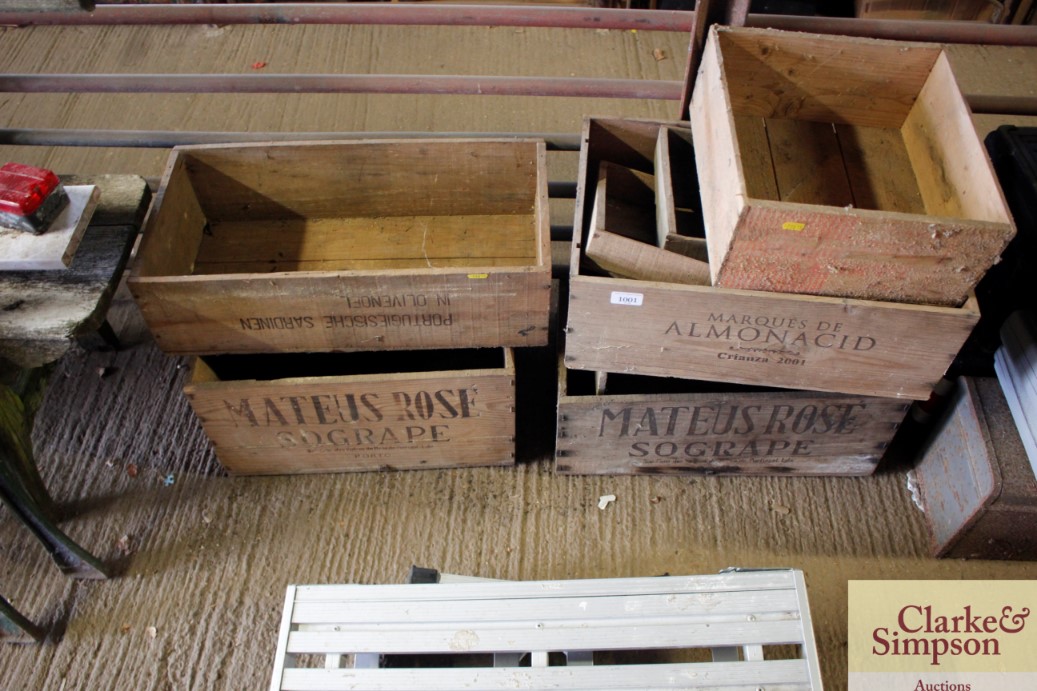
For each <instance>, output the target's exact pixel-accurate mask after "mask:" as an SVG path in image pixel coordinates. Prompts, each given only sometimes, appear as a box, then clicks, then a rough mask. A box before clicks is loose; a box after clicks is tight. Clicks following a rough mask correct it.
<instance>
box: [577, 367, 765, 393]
mask: <svg viewBox="0 0 1037 691" xmlns="http://www.w3.org/2000/svg"><path fill="white" fill-rule="evenodd" d="M564 376H565V388H564V393H563V395H566V396H595V395H599V396H600V395H603V396H631V395H633V396H639V395H645V396H647V395H652V394H711V393H763V392H768V391H778V390H779V389H775V388H770V387H763V386H746V385H742V384H732V383H729V382H715V381H700V380H697V379H678V378H676V377H651V376H646V375H641V374H620V373H616V372H609V373H607V374H606V375H605V377H604V382H602V380H601V379H600V375H599V373H597V372H591V371H587V370H574V369H568V368H566V369H565V370H564ZM602 383H604V387H605V388H604V391H599V389H598V387H600V385H601V384H602Z"/></svg>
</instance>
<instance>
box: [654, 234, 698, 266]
mask: <svg viewBox="0 0 1037 691" xmlns="http://www.w3.org/2000/svg"><path fill="white" fill-rule="evenodd" d="M663 249H664V250H666V251H667V252H676V253H677V254H683V255H684V256H685V257H691V258H692V259H698V260H699V261H700V262H708V261H709V248H708V246H707V245H706V238H693V237H687V236H684V235H673V234H669V235H667V236H666V239H665V240H663Z"/></svg>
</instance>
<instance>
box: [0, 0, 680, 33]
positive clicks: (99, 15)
mask: <svg viewBox="0 0 1037 691" xmlns="http://www.w3.org/2000/svg"><path fill="white" fill-rule="evenodd" d="M693 17H694V13H693V12H684V11H668V10H623V9H604V8H592V7H529V6H507V5H499V6H478V5H404V4H397V3H393V4H381V3H377V4H364V3H314V4H297V3H277V4H265V5H252V4H248V5H102V6H99V7H97V8H95V9H94V11H92V12H72V13H66V12H0V24H7V25H13V26H67V25H75V26H84V25H88V26H111V25H139V24H160V25H161V24H382V25H420V26H530V27H532V26H537V27H555V28H567V29H581V28H582V29H637V30H641V31H690V30H691V25H692V21H693Z"/></svg>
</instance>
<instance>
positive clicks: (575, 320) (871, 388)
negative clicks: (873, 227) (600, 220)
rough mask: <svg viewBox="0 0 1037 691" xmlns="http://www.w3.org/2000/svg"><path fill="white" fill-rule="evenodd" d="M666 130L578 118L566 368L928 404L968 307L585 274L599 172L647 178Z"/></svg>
mask: <svg viewBox="0 0 1037 691" xmlns="http://www.w3.org/2000/svg"><path fill="white" fill-rule="evenodd" d="M674 125H675V123H664V122H657V121H654V122H653V121H630V120H613V119H589V120H588V121H587V122H586V123H585V125H584V132H583V140H584V142H585V144H584V147H583V151H582V154H581V160H580V169H579V178H578V185H577V200H576V212H575V219H574V228H575V229H576V230H575V231H574V233H573V245H572V256H571V264H570V277H571V278H570V297H569V307H568V322H567V328H566V345H565V364H566V366H567V367H569V368H570V369H579V370H592V371H604V372H619V373H626V374H646V375H653V376H664V377H681V378H687V379H701V380H706V381H721V382H730V383H737V384H750V385H757V386H774V387H782V388H790V389H807V390H813V391H829V392H837V393H850V394H857V395H863V396H879V397H887V398H909V399H925V398H928V396H929V394H930V392H931V391H932V388H933V386H934V385H935V384H936V382H938V381H939V380H940V378H941V377H942V376H943V374H944V372H945V371H946V370H947V367H948V366H949V365H950V363H951V362H952V361H953V359H954V357H955V355H956V354H957V352H958V350H959V349H960V347H961V345H962V343H964V341H965V339H966V338H967V337H968V335H969V333H970V331H971V329H972V327H973V326H974V325H975V323H976V321H977V320H978V319H979V312H978V309H977V306H976V302H975V298H974V297H970V298H969V299H968V300H967V301H966V303H965V304H964V305H963V306H961V307H937V306H927V305H913V304H900V303H895V302H878V301H868V300H852V299H845V298H832V297H821V296H813V295H796V294H791V293H775V292H762V291H746V290H734V289H725V288H718V287H708V286H687V285H676V284H669V283H657V282H649V281H632V280H626V279H619V278H611V277H605V276H599V275H594V274H593V268H592V267H590V266H589V265H587V264H586V263H585V261H584V246H585V243H586V236H587V233H588V231H589V227H590V226H589V223H590V215H591V213H590V212H591V209H590V201H591V196H590V194H591V190H592V189H593V185H594V183H595V182H596V180H597V171H598V167H599V164H600V163H601V162H603V161H605V162H610V163H611V162H614V163H619V164H620V165H624V166H627V167H630V168H634V169H636V170H641V171H646V172H651V171H653V169H654V162H653V161H654V157H655V148H656V143H657V140H658V132H659V128H660V127H663V126H666V127H672V126H674ZM696 141H697V140H696ZM703 201H705V200H703ZM708 241H709V242H712V240H708ZM710 251H711V256H712V248H710ZM711 261H712V260H711Z"/></svg>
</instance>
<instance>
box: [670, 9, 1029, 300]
mask: <svg viewBox="0 0 1037 691" xmlns="http://www.w3.org/2000/svg"><path fill="white" fill-rule="evenodd" d="M690 113H691V127H692V132H693V133H694V137H695V145H696V154H695V156H696V162H697V165H698V171H699V179H700V181H701V189H702V201H703V208H704V211H705V218H706V228H707V232H708V242H709V251H710V267H711V272H712V275H713V285H715V286H718V287H724V288H739V289H745V290H771V291H781V292H790V293H805V294H811V295H829V296H836V297H852V298H860V299H868V300H890V301H895V302H911V303H917V304H931V305H945V306H957V305H961V304H963V303H964V302H965V301H966V300H967V298H968V295H969V291H970V290H971V289H972V288H973V287H974V286H975V285H976V283H977V282H978V281H979V279H980V278H982V276H983V274H984V273H985V272H986V270H987V269H988V268H990V266H991V265H992V264H993V263H995V262H996V261H997V259H998V257H999V255H1000V253H1001V251H1002V250H1003V249H1004V247H1005V245H1006V244H1007V243H1008V241H1009V240H1010V239H1011V238H1012V236H1013V234H1014V232H1015V229H1014V226H1013V224H1012V220H1011V215H1010V214H1009V211H1008V208H1007V205H1006V203H1005V200H1004V198H1003V196H1002V194H1001V190H1000V188H999V187H998V184H997V179H996V177H995V175H994V173H993V170H992V168H991V165H990V161H989V159H988V158H987V155H986V151H985V150H984V148H983V145H982V143H981V142H980V140H979V137H978V135H977V134H976V131H975V129H974V127H973V124H972V119H971V113H970V111H969V108H968V105H967V104H966V102H965V100H964V98H963V97H962V95H961V92H960V91H959V89H958V85H957V82H956V81H955V78H954V74H953V73H952V71H951V66H950V63H949V61H948V58H947V56H946V55H945V54H944V53H943V51H942V50H941V49H940V48H939V46H934V45H930V44H911V43H902V42H893V41H877V40H872V39H861V38H849V37H833V36H818V35H812V34H802V33H789V32H781V31H772V30H756V29H725V28H720V27H716V28H714V29H713V30H712V31H711V33H710V36H709V40H708V42H707V45H706V47H705V51H704V54H703V58H702V66H701V69H700V70H699V73H698V78H697V81H696V83H695V91H694V96H693V99H692V103H691V111H690Z"/></svg>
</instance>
